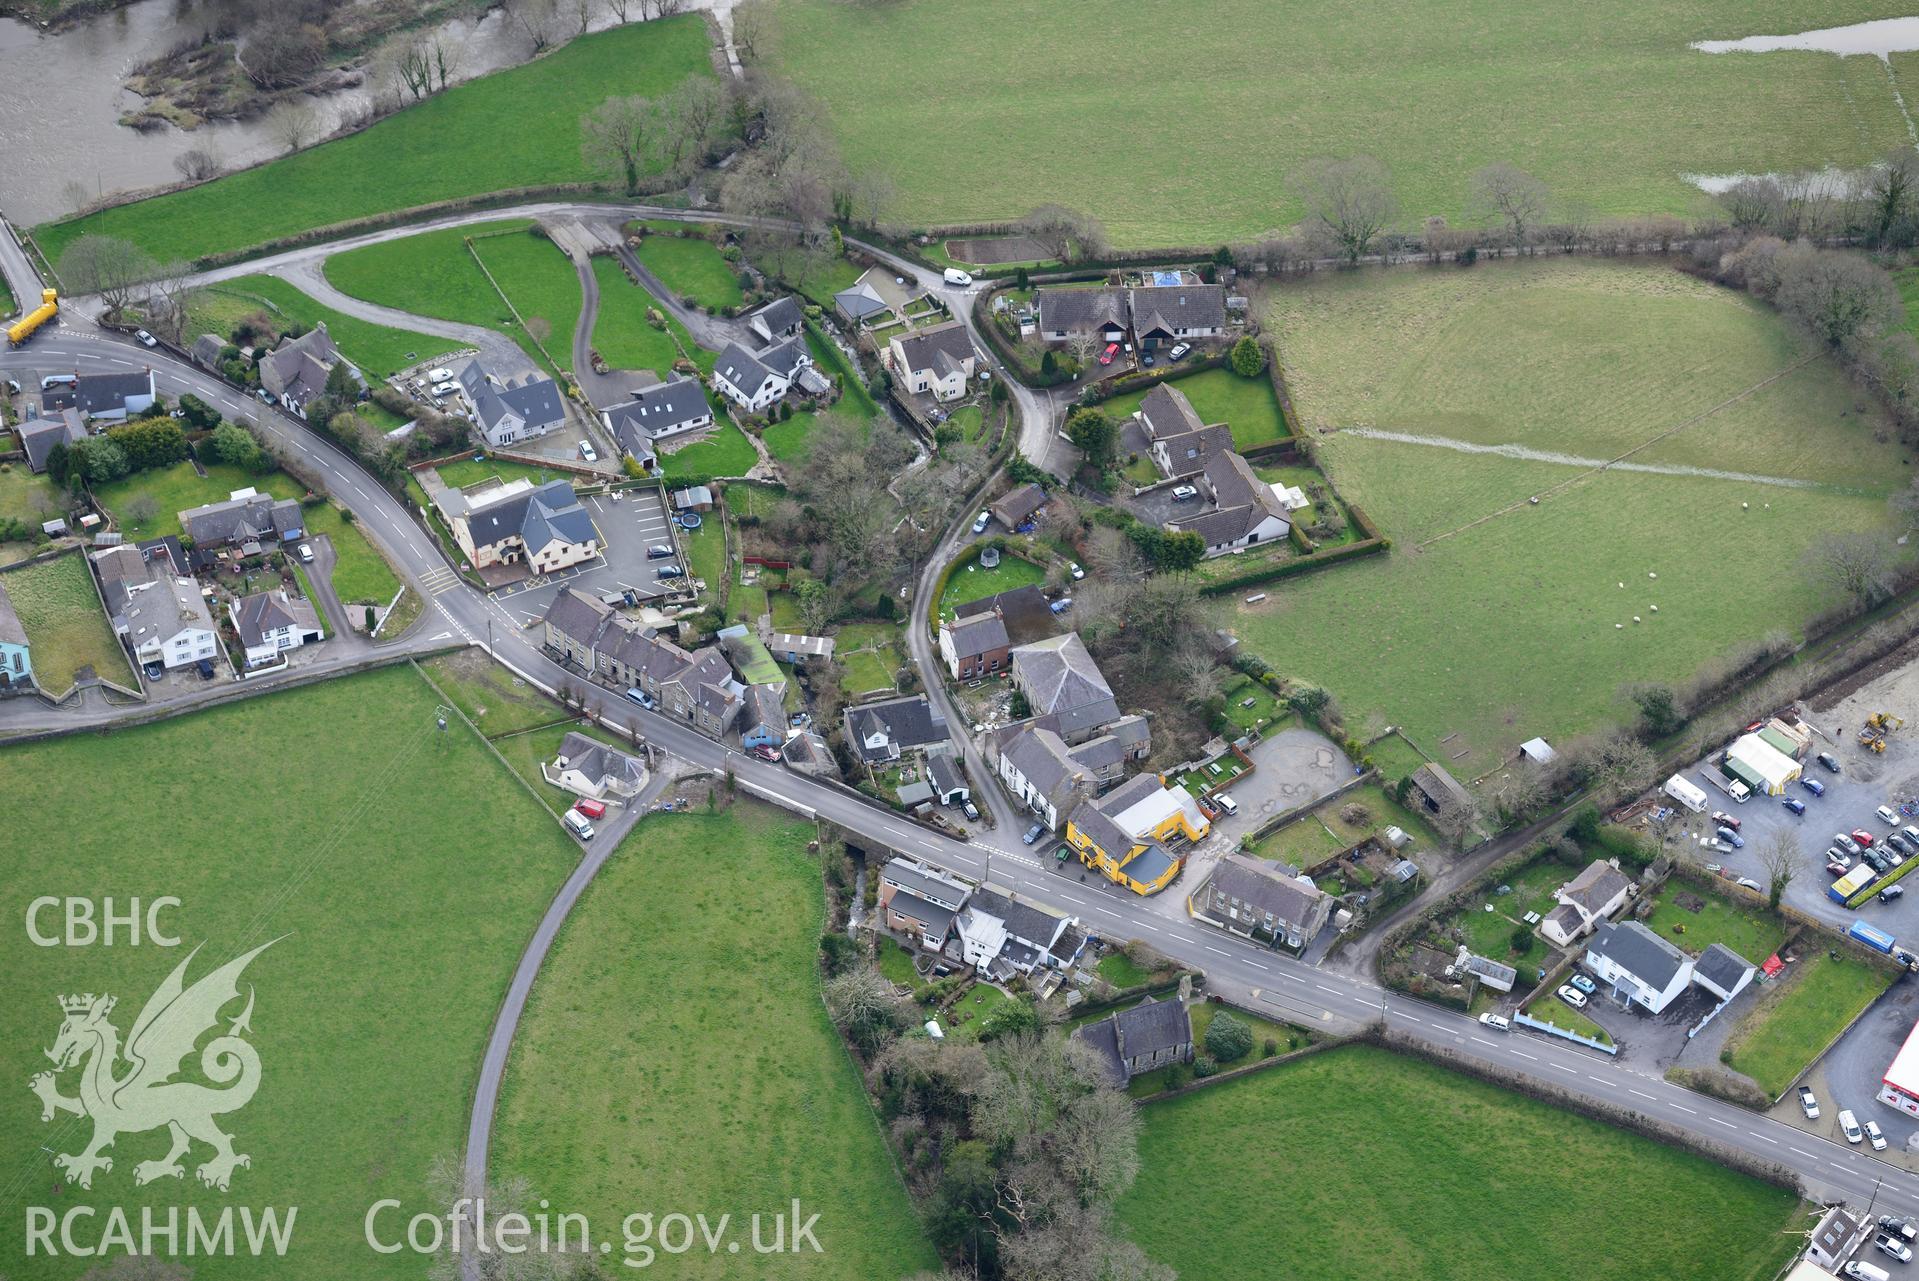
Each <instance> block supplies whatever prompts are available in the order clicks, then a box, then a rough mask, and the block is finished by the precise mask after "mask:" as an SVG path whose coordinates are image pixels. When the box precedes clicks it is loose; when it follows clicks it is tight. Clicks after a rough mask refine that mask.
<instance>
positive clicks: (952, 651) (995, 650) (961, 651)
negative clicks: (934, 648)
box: [939, 611, 1012, 681]
mask: <svg viewBox="0 0 1919 1281" xmlns="http://www.w3.org/2000/svg"><path fill="white" fill-rule="evenodd" d="M939 647H940V657H941V658H942V659H944V660H946V670H947V671H948V672H950V673H952V676H953V679H954V680H956V681H970V680H972V679H974V678H975V677H978V676H986V675H989V674H991V673H994V672H998V671H1000V670H1002V669H1003V668H1004V667H1005V666H1006V664H1007V662H1008V661H1009V657H1008V656H1009V655H1010V654H1011V653H1012V647H1011V644H1010V643H1009V642H1008V640H1007V636H1006V620H1005V619H1004V618H1002V617H1001V616H1000V614H999V613H998V612H997V611H996V612H994V613H991V614H974V615H971V616H970V617H967V618H959V619H947V620H945V621H943V622H942V623H940V633H939Z"/></svg>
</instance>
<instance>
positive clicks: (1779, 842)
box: [1759, 828, 1801, 910]
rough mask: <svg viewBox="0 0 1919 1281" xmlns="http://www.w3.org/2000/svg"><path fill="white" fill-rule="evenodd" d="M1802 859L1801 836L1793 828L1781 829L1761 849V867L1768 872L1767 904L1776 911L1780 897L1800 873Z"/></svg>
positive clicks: (1767, 839) (1768, 838)
mask: <svg viewBox="0 0 1919 1281" xmlns="http://www.w3.org/2000/svg"><path fill="white" fill-rule="evenodd" d="M1800 858H1801V855H1800V852H1799V834H1798V833H1797V832H1795V831H1793V830H1792V829H1791V828H1781V829H1779V830H1778V831H1776V832H1774V833H1773V834H1772V835H1771V836H1769V837H1767V838H1766V843H1765V844H1764V845H1761V846H1760V847H1759V866H1760V867H1762V868H1764V869H1765V871H1766V902H1767V904H1768V905H1769V906H1771V907H1772V908H1774V909H1775V910H1776V909H1777V908H1778V907H1779V899H1780V896H1781V895H1783V894H1784V893H1785V892H1786V887H1787V886H1788V885H1790V884H1792V878H1793V877H1794V876H1796V875H1798V873H1799V863H1800Z"/></svg>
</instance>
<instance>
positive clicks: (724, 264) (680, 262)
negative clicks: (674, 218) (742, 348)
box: [633, 233, 745, 309]
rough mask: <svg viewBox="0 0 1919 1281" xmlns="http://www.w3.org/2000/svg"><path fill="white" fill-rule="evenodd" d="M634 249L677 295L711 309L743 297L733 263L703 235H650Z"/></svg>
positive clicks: (735, 302) (646, 265) (637, 255)
mask: <svg viewBox="0 0 1919 1281" xmlns="http://www.w3.org/2000/svg"><path fill="white" fill-rule="evenodd" d="M633 252H634V256H635V257H637V258H638V259H639V260H640V262H641V263H642V264H643V265H644V266H645V267H646V269H647V270H648V271H650V272H652V273H653V274H654V275H655V276H657V277H659V280H660V283H661V284H663V285H665V286H666V287H667V288H668V289H671V290H672V291H673V296H674V297H676V298H691V299H692V300H693V301H694V302H695V303H697V304H698V305H699V306H702V307H708V308H714V309H717V308H720V307H737V306H739V305H740V303H741V301H742V300H743V299H744V298H745V295H744V294H742V293H741V292H740V281H739V277H738V276H736V275H734V268H733V264H732V263H730V262H728V261H727V260H726V259H724V258H722V257H720V251H719V248H718V247H717V246H715V245H714V243H713V242H712V241H710V240H707V239H705V238H703V237H700V236H675V235H673V234H671V233H665V234H655V235H649V236H647V237H646V238H645V239H644V240H642V241H641V242H640V247H639V248H638V249H636V250H634V251H633Z"/></svg>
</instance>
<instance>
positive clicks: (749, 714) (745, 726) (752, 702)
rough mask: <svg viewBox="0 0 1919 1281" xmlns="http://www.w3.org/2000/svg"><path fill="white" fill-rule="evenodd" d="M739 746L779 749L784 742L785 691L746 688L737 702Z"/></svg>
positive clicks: (764, 687)
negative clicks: (738, 704)
mask: <svg viewBox="0 0 1919 1281" xmlns="http://www.w3.org/2000/svg"><path fill="white" fill-rule="evenodd" d="M739 725H740V746H742V747H747V748H753V747H778V746H779V745H780V744H781V743H784V742H785V741H786V700H785V691H784V689H783V688H782V687H781V686H779V685H748V686H747V687H746V693H745V694H744V695H743V696H742V698H741V700H740V721H739Z"/></svg>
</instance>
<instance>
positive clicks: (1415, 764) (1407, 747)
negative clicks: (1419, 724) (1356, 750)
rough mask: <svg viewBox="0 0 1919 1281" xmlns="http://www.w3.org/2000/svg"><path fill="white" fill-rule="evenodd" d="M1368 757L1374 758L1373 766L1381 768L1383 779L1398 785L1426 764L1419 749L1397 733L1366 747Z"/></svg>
mask: <svg viewBox="0 0 1919 1281" xmlns="http://www.w3.org/2000/svg"><path fill="white" fill-rule="evenodd" d="M1366 755H1368V756H1370V757H1372V758H1373V764H1374V765H1375V766H1377V767H1378V768H1379V774H1380V777H1381V778H1384V779H1386V780H1387V781H1388V782H1392V783H1397V782H1398V781H1399V780H1400V779H1402V778H1405V777H1406V776H1407V775H1408V774H1411V773H1412V772H1413V771H1415V770H1417V769H1418V768H1419V767H1420V766H1421V765H1424V764H1425V763H1426V758H1425V757H1424V756H1421V755H1420V754H1419V749H1418V748H1417V747H1414V746H1413V745H1412V744H1411V743H1409V742H1407V741H1406V740H1405V739H1404V738H1403V737H1401V736H1400V735H1399V734H1397V733H1393V734H1388V735H1386V737H1384V738H1381V739H1376V740H1374V741H1373V742H1371V743H1368V744H1367V745H1366Z"/></svg>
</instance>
